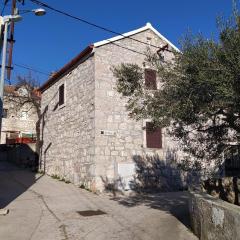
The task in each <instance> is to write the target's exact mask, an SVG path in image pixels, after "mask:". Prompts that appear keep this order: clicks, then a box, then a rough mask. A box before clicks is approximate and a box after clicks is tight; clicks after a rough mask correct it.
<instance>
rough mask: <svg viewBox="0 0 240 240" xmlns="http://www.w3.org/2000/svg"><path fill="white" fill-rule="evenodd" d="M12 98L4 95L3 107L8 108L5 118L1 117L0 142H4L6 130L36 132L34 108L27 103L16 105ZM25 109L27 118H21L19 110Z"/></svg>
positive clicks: (36, 118) (36, 117)
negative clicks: (0, 130)
mask: <svg viewBox="0 0 240 240" xmlns="http://www.w3.org/2000/svg"><path fill="white" fill-rule="evenodd" d="M14 101H15V100H14V98H13V97H12V96H11V97H8V96H4V108H6V109H8V114H7V118H2V133H1V144H5V143H6V137H7V133H8V132H19V133H20V132H25V133H26V132H27V133H33V134H35V133H36V122H37V120H38V116H37V113H36V111H35V108H34V107H33V106H32V105H31V103H29V104H25V105H24V106H22V107H21V106H16V103H15V102H14ZM22 111H26V112H27V114H28V116H27V119H25V120H24V119H21V112H22Z"/></svg>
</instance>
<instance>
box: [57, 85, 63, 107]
mask: <svg viewBox="0 0 240 240" xmlns="http://www.w3.org/2000/svg"><path fill="white" fill-rule="evenodd" d="M58 91H59V93H58V94H59V98H58V105H59V106H60V105H62V104H64V84H62V85H61V86H60V87H59V89H58Z"/></svg>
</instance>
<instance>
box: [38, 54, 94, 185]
mask: <svg viewBox="0 0 240 240" xmlns="http://www.w3.org/2000/svg"><path fill="white" fill-rule="evenodd" d="M63 83H64V84H65V104H64V105H63V106H58V87H59V86H60V85H61V84H63ZM94 87H95V86H94V59H93V57H92V56H90V57H89V58H88V59H85V60H84V61H83V62H81V63H79V64H78V65H77V66H76V67H75V68H74V69H72V70H71V71H69V72H68V73H67V74H65V76H64V77H62V78H61V79H60V80H59V81H58V82H57V83H55V84H54V85H52V86H51V87H50V88H48V89H47V90H46V91H44V92H43V95H42V104H41V108H42V113H44V114H43V119H42V129H41V138H42V139H43V147H42V149H41V169H42V170H44V171H46V172H47V173H48V174H49V175H53V174H54V175H58V176H59V177H62V178H65V179H67V180H69V181H71V182H73V183H75V184H84V185H86V186H87V187H90V185H91V184H94V182H93V176H94Z"/></svg>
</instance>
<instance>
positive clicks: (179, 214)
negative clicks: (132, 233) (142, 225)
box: [111, 192, 190, 228]
mask: <svg viewBox="0 0 240 240" xmlns="http://www.w3.org/2000/svg"><path fill="white" fill-rule="evenodd" d="M189 197H190V196H189V194H188V192H169V193H156V194H143V195H140V194H139V195H135V196H128V197H114V198H112V199H111V200H114V201H117V202H118V203H119V204H121V205H124V206H126V207H129V208H130V207H135V206H137V205H140V204H142V205H145V206H147V207H150V208H153V209H159V210H161V211H165V212H167V213H169V214H172V215H173V216H174V217H176V218H177V219H178V220H179V221H180V222H182V223H183V224H184V225H185V226H186V227H188V228H189V227H190V217H189V209H188V199H189Z"/></svg>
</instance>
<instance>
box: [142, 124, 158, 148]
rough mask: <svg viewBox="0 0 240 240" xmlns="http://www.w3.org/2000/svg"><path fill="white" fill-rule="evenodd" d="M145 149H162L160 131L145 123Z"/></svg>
mask: <svg viewBox="0 0 240 240" xmlns="http://www.w3.org/2000/svg"><path fill="white" fill-rule="evenodd" d="M146 141H147V148H162V129H161V128H160V127H158V128H153V124H152V123H151V122H147V123H146Z"/></svg>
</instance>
